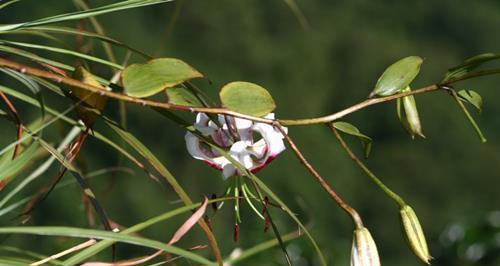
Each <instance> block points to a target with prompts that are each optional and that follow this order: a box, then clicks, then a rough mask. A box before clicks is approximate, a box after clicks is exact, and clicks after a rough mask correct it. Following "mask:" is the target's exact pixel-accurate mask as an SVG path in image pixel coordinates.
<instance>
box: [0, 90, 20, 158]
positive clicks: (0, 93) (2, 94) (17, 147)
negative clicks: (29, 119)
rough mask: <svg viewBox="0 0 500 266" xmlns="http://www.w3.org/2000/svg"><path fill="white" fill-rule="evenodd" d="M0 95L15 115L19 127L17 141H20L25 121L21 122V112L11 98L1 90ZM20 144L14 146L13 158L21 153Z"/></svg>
mask: <svg viewBox="0 0 500 266" xmlns="http://www.w3.org/2000/svg"><path fill="white" fill-rule="evenodd" d="M0 97H1V98H2V99H3V101H4V102H5V104H6V105H7V107H8V108H9V111H10V112H11V113H12V116H14V119H15V120H16V127H17V136H16V138H17V139H16V141H19V140H20V139H21V137H22V136H23V123H22V122H21V118H20V117H19V114H18V113H17V110H16V108H15V107H14V105H13V104H12V102H11V101H10V100H9V98H7V95H5V94H4V93H3V92H1V91H0ZM20 146H21V142H19V143H17V144H16V146H15V148H14V153H13V154H12V160H14V159H16V157H17V155H19V149H20Z"/></svg>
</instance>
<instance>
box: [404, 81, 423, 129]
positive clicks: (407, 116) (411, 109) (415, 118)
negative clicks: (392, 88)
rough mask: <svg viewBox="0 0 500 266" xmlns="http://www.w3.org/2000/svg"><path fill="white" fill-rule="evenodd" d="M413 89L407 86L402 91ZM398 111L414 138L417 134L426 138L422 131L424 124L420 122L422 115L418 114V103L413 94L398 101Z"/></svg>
mask: <svg viewBox="0 0 500 266" xmlns="http://www.w3.org/2000/svg"><path fill="white" fill-rule="evenodd" d="M409 91H411V89H410V87H407V88H406V89H404V90H403V91H402V92H409ZM401 102H402V104H403V106H402V107H403V110H404V116H403V114H402V112H401ZM397 111H398V117H399V119H400V120H401V122H402V123H403V125H404V126H405V128H406V129H407V130H408V132H409V133H410V135H411V137H412V138H414V137H415V135H419V136H421V137H422V138H425V136H424V134H423V133H422V124H421V123H420V116H419V115H418V110H417V104H416V102H415V98H414V97H413V95H410V96H406V97H403V98H401V99H398V101H397Z"/></svg>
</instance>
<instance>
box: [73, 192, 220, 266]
mask: <svg viewBox="0 0 500 266" xmlns="http://www.w3.org/2000/svg"><path fill="white" fill-rule="evenodd" d="M222 200H223V199H216V200H211V201H209V202H210V203H211V202H219V201H222ZM200 206H201V203H195V204H191V205H186V206H183V207H179V208H177V209H174V210H171V211H168V212H165V213H163V214H160V215H158V216H155V217H153V218H150V219H147V220H146V221H144V222H141V223H138V224H136V225H134V226H131V227H129V228H127V229H125V230H123V231H121V232H120V234H132V233H135V232H139V231H141V230H144V229H146V228H148V227H150V226H152V225H155V224H157V223H159V222H163V221H165V220H168V219H170V218H172V217H175V216H177V215H180V214H183V213H187V212H189V211H191V210H194V209H196V208H198V207H200ZM114 243H116V241H115V240H103V241H101V242H99V243H97V244H95V245H93V246H91V247H89V248H86V249H84V250H82V251H80V252H78V253H77V254H75V255H73V256H72V257H70V258H68V259H67V260H65V261H64V265H77V264H79V263H81V262H83V261H84V260H86V259H88V258H90V257H92V256H93V255H95V254H97V253H99V252H100V251H102V250H104V249H105V248H107V247H109V246H111V245H112V244H114Z"/></svg>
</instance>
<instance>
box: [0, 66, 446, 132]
mask: <svg viewBox="0 0 500 266" xmlns="http://www.w3.org/2000/svg"><path fill="white" fill-rule="evenodd" d="M0 67H7V68H11V69H14V70H17V71H19V72H21V73H25V74H28V75H32V76H37V77H41V78H46V79H50V80H54V81H56V82H58V83H63V84H66V85H69V86H73V87H77V88H81V89H84V90H88V91H91V92H94V93H99V94H101V95H103V96H107V97H109V98H113V99H116V100H121V101H125V102H130V103H135V104H140V105H143V106H150V107H157V108H162V109H169V110H180V111H189V112H200V113H212V114H223V115H229V116H234V117H239V118H243V119H248V120H252V121H255V122H259V123H265V124H269V125H272V124H273V123H274V122H276V121H275V120H272V119H266V118H261V117H256V116H251V115H246V114H241V113H238V112H234V111H231V110H228V109H225V108H208V107H189V106H184V105H177V104H172V103H167V102H157V101H151V100H146V99H139V98H135V97H131V96H128V95H125V94H121V93H116V92H112V91H103V90H102V89H101V88H99V87H96V86H92V85H89V84H86V83H83V82H80V81H78V80H75V79H72V78H70V77H64V76H61V75H58V74H55V73H52V72H48V71H45V70H41V69H38V68H33V67H30V66H27V65H23V64H19V63H16V62H13V61H10V60H7V59H5V58H0ZM440 89H441V87H440V86H439V85H430V86H427V87H424V88H421V89H418V90H414V91H410V92H405V93H399V94H395V95H391V96H387V97H381V98H372V99H367V100H365V101H362V102H360V103H358V104H355V105H353V106H350V107H348V108H346V109H344V110H341V111H339V112H336V113H333V114H330V115H327V116H322V117H316V118H306V119H282V120H279V123H280V124H281V125H284V126H298V125H312V124H325V123H330V122H333V121H335V120H337V119H339V118H342V117H344V116H346V115H348V114H351V113H354V112H356V111H359V110H361V109H364V108H366V107H368V106H371V105H375V104H379V103H384V102H388V101H393V100H395V99H399V98H402V97H405V96H408V95H415V94H420V93H426V92H431V91H437V90H440Z"/></svg>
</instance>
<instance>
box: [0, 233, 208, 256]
mask: <svg viewBox="0 0 500 266" xmlns="http://www.w3.org/2000/svg"><path fill="white" fill-rule="evenodd" d="M0 234H32V235H49V236H67V237H78V238H95V239H108V240H114V241H118V242H122V243H128V244H132V245H136V246H143V247H148V248H153V249H158V250H164V251H166V252H168V253H171V254H176V255H179V256H182V257H184V258H187V259H190V260H192V261H194V262H198V263H201V264H202V265H213V262H211V261H209V260H207V259H205V258H204V257H202V256H200V255H198V254H196V253H193V252H190V251H187V250H184V249H181V248H178V247H175V246H172V245H168V244H165V243H162V242H160V241H156V240H152V239H148V238H143V237H137V236H130V235H125V234H117V233H114V232H109V231H102V230H93V229H85V228H78V227H63V226H22V227H2V228H0Z"/></svg>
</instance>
